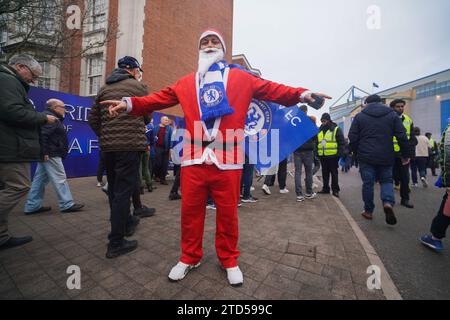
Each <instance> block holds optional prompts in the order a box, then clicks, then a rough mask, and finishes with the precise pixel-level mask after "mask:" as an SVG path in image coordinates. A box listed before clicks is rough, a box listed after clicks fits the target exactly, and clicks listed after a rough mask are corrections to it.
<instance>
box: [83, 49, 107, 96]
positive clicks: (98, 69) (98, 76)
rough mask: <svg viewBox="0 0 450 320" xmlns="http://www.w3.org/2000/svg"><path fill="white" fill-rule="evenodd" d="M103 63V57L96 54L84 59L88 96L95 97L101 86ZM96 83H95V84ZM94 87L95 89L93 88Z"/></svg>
mask: <svg viewBox="0 0 450 320" xmlns="http://www.w3.org/2000/svg"><path fill="white" fill-rule="evenodd" d="M94 61H95V62H96V63H97V64H96V65H93V64H92V63H93V62H94ZM104 65H105V62H104V60H103V56H102V55H101V54H96V55H92V56H88V57H87V59H86V67H87V68H86V75H87V86H86V91H87V95H88V96H95V95H97V93H98V90H99V89H100V87H101V85H102V78H103V68H104ZM96 82H97V83H96ZM94 85H95V88H94Z"/></svg>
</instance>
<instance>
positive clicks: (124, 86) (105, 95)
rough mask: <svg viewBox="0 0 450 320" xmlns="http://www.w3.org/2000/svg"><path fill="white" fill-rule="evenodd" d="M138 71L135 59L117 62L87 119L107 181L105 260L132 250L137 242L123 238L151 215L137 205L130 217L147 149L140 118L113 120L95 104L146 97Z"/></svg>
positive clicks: (152, 211)
mask: <svg viewBox="0 0 450 320" xmlns="http://www.w3.org/2000/svg"><path fill="white" fill-rule="evenodd" d="M141 71H142V70H141V67H140V64H139V62H138V61H137V60H136V59H135V58H133V57H124V58H122V59H120V60H119V61H118V68H117V69H114V70H113V72H112V74H111V75H110V76H109V77H108V78H107V79H106V85H104V86H103V87H102V88H101V89H100V91H99V93H98V95H97V98H96V100H95V104H94V106H93V107H92V109H91V112H90V113H89V117H88V121H89V125H90V126H91V128H92V130H93V131H94V132H95V133H96V135H97V136H98V138H99V142H100V148H101V150H102V152H103V155H104V160H105V168H106V176H107V179H108V197H109V205H110V209H111V219H110V220H111V233H110V234H109V236H108V238H109V244H108V249H107V252H106V257H107V258H115V257H118V256H120V255H123V254H126V253H128V252H130V251H133V250H135V249H136V248H137V240H127V239H125V237H129V236H131V235H133V233H134V231H135V229H136V227H137V225H138V223H139V217H145V216H147V217H148V216H151V215H153V214H154V212H155V210H154V209H153V208H146V207H144V206H142V204H140V206H141V207H140V208H135V212H134V215H131V214H130V199H131V197H132V195H133V194H134V193H135V191H136V190H137V192H138V195H137V197H138V198H137V199H136V200H139V187H140V175H139V165H140V162H141V158H142V154H143V153H144V152H145V150H146V149H147V138H146V136H145V123H144V118H143V117H133V116H130V115H127V114H122V115H120V116H119V117H117V118H113V117H110V116H109V113H108V107H107V106H103V105H100V104H99V101H103V100H107V99H120V98H122V97H123V96H137V97H142V96H145V95H147V94H148V89H147V87H146V86H145V85H144V84H142V83H141V82H139V81H138V80H139V79H140V78H141ZM133 201H134V200H133ZM139 202H140V200H139Z"/></svg>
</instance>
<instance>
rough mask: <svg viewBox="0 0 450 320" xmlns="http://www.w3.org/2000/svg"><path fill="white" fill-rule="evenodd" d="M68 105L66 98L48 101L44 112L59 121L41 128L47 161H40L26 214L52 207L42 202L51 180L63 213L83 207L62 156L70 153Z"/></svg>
mask: <svg viewBox="0 0 450 320" xmlns="http://www.w3.org/2000/svg"><path fill="white" fill-rule="evenodd" d="M65 111H66V108H65V105H64V102H62V101H61V100H58V99H50V100H48V101H47V103H46V111H45V112H44V114H48V115H52V116H55V117H57V118H58V120H59V121H57V122H55V123H53V124H46V125H44V126H43V127H42V129H41V145H42V154H43V155H44V161H43V162H39V163H38V164H37V167H36V172H35V174H34V178H33V184H32V185H31V190H30V193H29V194H28V199H27V202H26V204H25V214H27V215H30V214H35V213H39V212H45V211H50V210H51V209H52V208H51V207H44V206H42V202H43V200H44V192H45V186H46V185H47V184H48V183H49V182H51V183H52V185H53V187H54V189H55V193H56V195H57V197H58V202H59V210H60V211H61V213H68V212H77V211H80V210H81V209H82V208H83V207H84V205H83V204H79V203H75V202H74V201H73V197H72V193H71V192H70V188H69V183H68V182H67V176H66V171H65V170H64V165H63V162H62V160H63V159H65V158H66V157H67V153H68V151H69V146H68V143H67V133H66V128H65V127H64V125H63V121H64V114H65Z"/></svg>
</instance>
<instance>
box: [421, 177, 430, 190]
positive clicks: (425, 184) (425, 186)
mask: <svg viewBox="0 0 450 320" xmlns="http://www.w3.org/2000/svg"><path fill="white" fill-rule="evenodd" d="M420 180H422V185H423V187H424V188H428V183H427V179H425V177H421V178H420Z"/></svg>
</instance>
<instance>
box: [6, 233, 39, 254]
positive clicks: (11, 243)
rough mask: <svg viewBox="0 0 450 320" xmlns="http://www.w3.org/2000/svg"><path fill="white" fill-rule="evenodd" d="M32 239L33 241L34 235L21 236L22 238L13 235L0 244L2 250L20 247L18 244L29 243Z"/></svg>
mask: <svg viewBox="0 0 450 320" xmlns="http://www.w3.org/2000/svg"><path fill="white" fill-rule="evenodd" d="M30 241H33V237H31V236H26V237H20V238H15V237H11V238H9V239H8V241H6V242H5V243H4V244H2V245H0V251H1V250H5V249H9V248H14V247H18V246H21V245H24V244H25V243H28V242H30Z"/></svg>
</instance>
